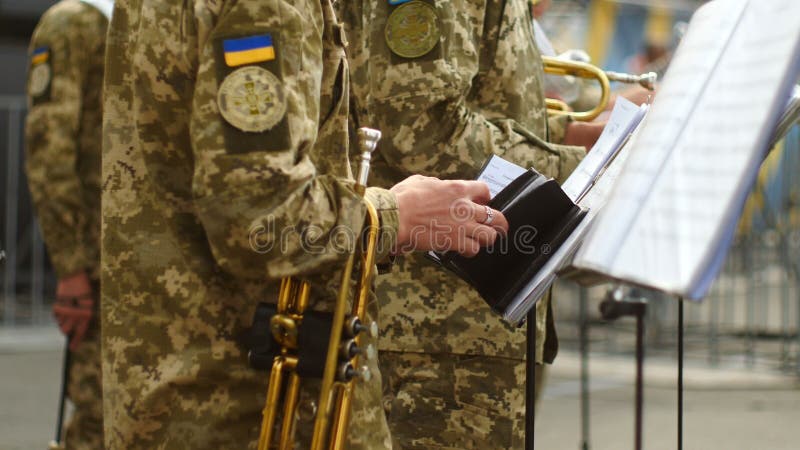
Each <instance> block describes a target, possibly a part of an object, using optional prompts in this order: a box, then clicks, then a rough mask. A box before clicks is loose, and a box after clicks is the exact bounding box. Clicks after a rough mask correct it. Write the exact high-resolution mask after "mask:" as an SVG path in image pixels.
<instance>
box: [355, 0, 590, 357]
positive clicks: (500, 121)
mask: <svg viewBox="0 0 800 450" xmlns="http://www.w3.org/2000/svg"><path fill="white" fill-rule="evenodd" d="M340 3H341V4H343V6H342V8H343V17H344V20H345V22H346V24H347V25H348V37H349V38H350V40H351V50H350V60H351V65H352V66H353V80H354V83H353V93H354V97H355V98H356V99H357V106H356V112H357V114H358V116H359V118H360V120H361V122H363V123H366V124H368V125H370V126H374V127H376V128H379V129H381V130H382V131H383V133H384V136H385V137H384V139H383V140H382V141H381V144H380V145H379V148H378V152H377V155H376V156H375V162H374V164H373V173H374V176H373V181H372V182H373V184H375V185H378V186H390V185H392V184H394V183H396V182H397V181H399V180H400V179H402V178H403V177H405V176H407V175H410V174H413V173H420V174H425V175H430V176H436V177H439V178H474V177H475V176H476V175H477V173H478V171H479V169H480V167H481V166H482V165H483V163H484V162H485V161H486V159H487V158H488V157H489V155H491V154H497V155H501V156H503V157H504V158H506V159H508V160H510V161H512V162H515V163H517V164H519V165H522V166H524V167H534V168H535V169H536V170H538V171H539V172H541V173H544V174H546V175H548V176H551V177H554V178H556V179H557V180H559V181H563V180H564V179H566V177H567V176H568V175H569V174H570V172H571V171H572V170H573V169H574V168H575V166H576V165H577V163H578V162H579V161H580V159H581V158H582V157H583V155H584V153H585V149H583V148H582V147H568V146H559V145H553V144H549V143H547V142H546V140H547V138H548V120H547V116H546V112H545V106H544V94H543V84H542V83H543V71H542V64H541V58H540V55H539V52H538V50H537V49H536V47H535V45H534V44H533V35H532V30H531V26H530V24H531V20H530V13H529V10H528V7H527V3H526V2H525V1H524V0H511V1H500V0H461V1H456V2H453V1H447V2H442V1H428V0H413V1H411V2H408V3H402V4H400V5H398V6H392V5H390V4H389V2H387V1H386V0H374V1H368V0H363V1H361V2H340ZM556 125H557V126H558V127H557V128H558V129H557V130H554V131H556V132H557V133H556V134H558V136H554V137H556V138H558V139H560V138H561V137H563V128H564V124H563V121H551V126H556ZM378 295H379V299H380V306H381V310H380V311H381V322H382V325H383V333H382V335H381V349H385V350H398V351H417V352H451V353H458V354H481V355H495V356H504V357H511V358H523V357H524V342H525V333H524V331H522V330H514V329H512V328H511V327H509V326H508V325H506V324H505V323H504V322H502V321H501V320H500V319H499V317H498V316H497V315H495V314H494V313H492V312H491V311H490V310H489V308H488V307H487V306H486V305H485V304H484V302H483V301H482V300H481V299H480V297H479V296H478V295H477V293H476V292H474V291H473V290H472V289H471V288H470V287H469V286H468V285H467V284H466V283H464V282H462V281H461V280H460V279H458V278H457V277H455V276H453V275H451V274H450V273H448V272H445V271H444V270H443V269H440V268H438V267H437V266H435V265H434V264H432V263H430V262H428V261H427V260H426V259H425V257H424V256H423V255H419V254H417V255H409V256H407V257H405V258H404V260H401V261H399V262H398V263H397V264H396V267H395V270H394V272H393V273H392V274H390V275H387V276H383V277H379V280H378ZM548 303H549V302H548V301H544V302H540V305H541V307H540V308H539V309H538V316H539V317H538V326H537V329H538V330H539V331H538V333H539V334H538V336H539V337H540V338H539V339H538V340H537V343H538V344H543V343H544V336H545V322H546V313H547V304H548ZM541 352H542V346H541V345H539V355H540V357H541Z"/></svg>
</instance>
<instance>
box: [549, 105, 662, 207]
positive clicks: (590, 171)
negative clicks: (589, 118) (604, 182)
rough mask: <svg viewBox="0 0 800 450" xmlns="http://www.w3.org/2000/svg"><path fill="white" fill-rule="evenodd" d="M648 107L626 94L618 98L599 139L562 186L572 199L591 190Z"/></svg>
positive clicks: (574, 199) (574, 200)
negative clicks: (628, 98)
mask: <svg viewBox="0 0 800 450" xmlns="http://www.w3.org/2000/svg"><path fill="white" fill-rule="evenodd" d="M647 109H648V105H646V104H644V105H642V106H636V105H635V104H634V103H632V102H630V101H629V100H627V99H625V98H623V97H619V98H617V101H616V102H615V104H614V109H613V110H612V111H611V116H610V117H609V119H608V123H607V124H606V126H605V128H604V129H603V132H602V133H601V134H600V137H599V138H598V139H597V142H595V144H594V146H593V147H592V148H591V150H590V151H589V153H588V154H587V155H586V157H585V158H583V161H581V162H580V164H578V167H576V168H575V170H574V171H573V172H572V174H571V175H570V176H569V178H567V181H565V182H564V184H563V185H562V186H561V188H562V189H564V192H565V193H566V194H567V196H568V197H569V198H570V199H571V200H572V201H573V202H576V201H578V199H580V198H581V197H582V196H583V195H584V194H585V193H586V191H587V190H589V188H590V187H591V186H592V183H593V182H594V181H595V179H596V178H597V175H598V174H599V173H600V171H601V170H602V169H603V167H605V165H606V163H607V162H608V161H609V159H611V157H613V156H614V153H615V152H616V151H617V149H619V148H620V145H621V144H622V141H623V140H624V139H625V138H626V137H627V136H628V135H629V134H630V132H631V131H632V130H633V129H634V128H635V127H636V126H637V125H638V124H639V122H641V120H642V118H643V117H644V115H645V113H646V112H647Z"/></svg>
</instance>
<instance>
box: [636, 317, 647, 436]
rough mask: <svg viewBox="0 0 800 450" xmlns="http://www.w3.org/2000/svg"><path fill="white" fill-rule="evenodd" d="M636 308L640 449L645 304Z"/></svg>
mask: <svg viewBox="0 0 800 450" xmlns="http://www.w3.org/2000/svg"><path fill="white" fill-rule="evenodd" d="M641 306H642V307H641V308H637V310H636V427H635V428H636V450H642V416H643V415H644V312H645V304H644V303H641Z"/></svg>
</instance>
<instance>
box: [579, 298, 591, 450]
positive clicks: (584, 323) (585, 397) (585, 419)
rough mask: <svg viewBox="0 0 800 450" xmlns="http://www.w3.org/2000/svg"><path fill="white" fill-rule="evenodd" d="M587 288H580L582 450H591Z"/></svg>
mask: <svg viewBox="0 0 800 450" xmlns="http://www.w3.org/2000/svg"><path fill="white" fill-rule="evenodd" d="M587 303H588V298H587V292H586V288H584V287H581V288H580V312H579V314H580V319H579V320H580V348H581V450H589V420H590V418H589V322H588V319H587V314H586V309H587V307H588V305H587Z"/></svg>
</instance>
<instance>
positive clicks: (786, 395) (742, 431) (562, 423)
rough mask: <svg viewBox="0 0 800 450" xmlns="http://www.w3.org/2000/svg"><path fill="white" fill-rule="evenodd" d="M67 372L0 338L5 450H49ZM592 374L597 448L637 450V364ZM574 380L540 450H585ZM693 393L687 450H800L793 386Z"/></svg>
mask: <svg viewBox="0 0 800 450" xmlns="http://www.w3.org/2000/svg"><path fill="white" fill-rule="evenodd" d="M60 364H61V351H60V349H59V340H58V335H57V334H56V333H55V332H54V331H53V330H41V329H34V330H29V331H27V332H22V333H20V332H19V331H17V332H15V333H9V332H4V331H2V330H0V450H29V449H43V448H45V446H46V444H47V442H48V441H49V440H50V439H51V438H52V435H53V426H54V423H55V420H56V406H57V396H58V380H59V376H60V372H59V371H60ZM674 367H675V366H674V362H673V361H669V360H661V359H653V360H649V361H648V364H647V367H646V374H645V375H646V378H647V389H646V391H645V397H646V398H645V401H646V405H645V441H644V448H646V449H647V450H662V449H663V450H668V449H669V450H674V449H675V448H676V438H675V436H676V433H675V430H676V426H677V425H676V423H677V422H676V391H675V388H674V380H675V368H674ZM591 370H592V382H591V441H590V448H591V449H594V450H624V449H632V448H633V385H632V374H633V365H632V362H631V361H630V360H628V359H626V358H621V357H606V356H599V355H592V360H591ZM577 376H578V358H577V355H575V354H571V353H562V354H561V355H560V356H559V359H558V360H557V365H556V366H555V367H554V368H553V370H552V371H551V373H550V378H549V383H548V390H547V392H546V395H545V397H544V399H543V404H542V412H543V414H540V417H539V418H538V421H537V432H536V437H537V439H536V447H537V448H538V449H542V450H552V449H555V450H572V449H575V450H580V448H581V447H580V438H581V436H580V429H581V428H580V408H579V400H580V396H579V382H578V377H577ZM686 383H687V390H686V394H685V402H686V417H685V439H684V448H685V449H687V450H691V449H697V450H711V449H721V450H739V449H741V450H797V449H800V389H798V386H797V384H796V381H795V380H793V379H791V378H787V377H784V376H780V375H776V374H773V373H769V372H765V371H759V372H752V371H745V370H742V369H740V368H738V367H726V368H723V369H718V370H710V369H707V368H705V367H703V366H700V365H693V364H692V362H691V361H690V363H689V366H688V367H687V373H686ZM487 450H488V449H487Z"/></svg>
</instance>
